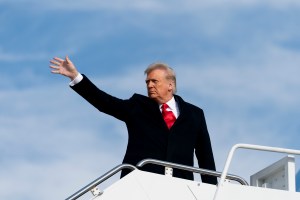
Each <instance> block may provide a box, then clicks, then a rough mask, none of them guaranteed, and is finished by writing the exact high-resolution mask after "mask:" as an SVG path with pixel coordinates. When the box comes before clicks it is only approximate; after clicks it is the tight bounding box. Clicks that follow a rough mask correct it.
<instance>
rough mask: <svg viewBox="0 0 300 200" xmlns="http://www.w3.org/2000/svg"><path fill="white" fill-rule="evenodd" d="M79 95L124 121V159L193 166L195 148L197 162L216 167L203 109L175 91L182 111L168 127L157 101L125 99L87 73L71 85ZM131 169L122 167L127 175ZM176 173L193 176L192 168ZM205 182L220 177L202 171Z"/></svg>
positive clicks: (137, 96) (137, 97)
mask: <svg viewBox="0 0 300 200" xmlns="http://www.w3.org/2000/svg"><path fill="white" fill-rule="evenodd" d="M72 89H74V90H75V91H76V92H77V93H78V94H79V95H81V96H82V97H83V98H85V99H86V100H87V101H88V102H89V103H91V104H92V105H93V106H94V107H96V108H97V109H98V110H99V111H101V112H103V113H106V114H108V115H111V116H114V117H115V118H117V119H119V120H121V121H124V122H125V123H126V126H127V130H128V144H127V149H126V153H125V156H124V159H123V163H128V164H132V165H136V164H137V163H138V162H139V161H141V160H143V159H146V158H152V159H158V160H163V161H168V162H174V163H178V164H183V165H188V166H193V165H194V152H195V154H196V157H197V160H198V166H199V167H200V168H204V169H210V170H215V162H214V157H213V152H212V147H211V142H210V137H209V133H208V130H207V126H206V122H205V117H204V113H203V110H202V109H200V108H199V107H196V106H194V105H192V104H190V103H187V102H185V101H184V100H183V99H182V98H181V97H180V96H178V95H175V96H174V97H175V101H176V102H177V104H178V108H179V111H180V115H179V116H178V118H177V119H176V121H175V123H174V125H173V126H172V127H171V129H170V130H169V129H168V127H167V126H166V124H165V122H164V120H163V118H162V115H161V112H160V110H159V106H158V104H157V103H156V102H155V101H154V100H152V99H150V98H148V97H146V96H143V95H140V94H134V95H133V96H132V97H131V98H129V99H126V100H123V99H119V98H116V97H113V96H111V95H109V94H107V93H105V92H103V91H102V90H100V89H99V88H97V87H96V86H95V85H94V84H93V83H92V82H91V81H90V80H89V79H88V78H87V77H86V76H84V75H83V80H82V81H81V82H79V83H78V84H76V85H75V86H72ZM142 170H145V171H150V172H155V173H159V174H163V173H164V168H163V167H159V166H155V165H151V164H150V165H145V167H144V168H142ZM127 173H128V171H126V170H123V172H122V175H121V176H124V175H126V174H127ZM173 176H175V177H179V178H185V179H190V180H192V179H193V174H192V173H191V172H187V171H182V170H176V169H175V170H174V171H173ZM201 179H202V181H203V182H206V183H212V184H216V183H217V179H216V178H215V177H211V176H205V175H202V176H201Z"/></svg>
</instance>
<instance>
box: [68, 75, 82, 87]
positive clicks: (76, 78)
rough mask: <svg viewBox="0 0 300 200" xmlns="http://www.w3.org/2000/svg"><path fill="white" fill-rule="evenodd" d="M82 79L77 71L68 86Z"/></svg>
mask: <svg viewBox="0 0 300 200" xmlns="http://www.w3.org/2000/svg"><path fill="white" fill-rule="evenodd" d="M82 79H83V76H82V74H80V73H78V74H77V76H76V77H75V78H74V79H73V80H72V81H71V82H70V83H69V85H70V86H74V85H76V84H77V83H79V82H80V81H81V80H82Z"/></svg>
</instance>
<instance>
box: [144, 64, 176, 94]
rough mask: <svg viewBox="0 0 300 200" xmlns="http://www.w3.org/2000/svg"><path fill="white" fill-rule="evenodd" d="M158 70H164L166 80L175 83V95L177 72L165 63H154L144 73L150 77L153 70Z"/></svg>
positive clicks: (174, 90)
mask: <svg viewBox="0 0 300 200" xmlns="http://www.w3.org/2000/svg"><path fill="white" fill-rule="evenodd" d="M156 69H161V70H164V71H165V72H166V73H167V76H166V79H167V80H171V81H173V83H174V87H173V94H175V93H176V92H177V88H176V74H175V71H174V70H173V69H172V68H171V67H169V65H167V64H165V63H160V62H157V63H152V64H151V65H149V66H148V67H147V69H146V70H145V72H144V73H145V74H146V75H148V74H149V73H150V72H152V71H153V70H156Z"/></svg>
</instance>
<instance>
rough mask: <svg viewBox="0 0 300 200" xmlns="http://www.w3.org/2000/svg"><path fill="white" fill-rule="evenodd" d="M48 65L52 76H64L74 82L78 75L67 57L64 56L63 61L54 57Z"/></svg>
mask: <svg viewBox="0 0 300 200" xmlns="http://www.w3.org/2000/svg"><path fill="white" fill-rule="evenodd" d="M50 63H51V65H50V68H52V69H53V70H51V72H52V73H53V74H61V75H64V76H66V77H69V78H70V79H71V81H72V80H74V79H75V78H76V76H77V75H78V71H77V69H76V67H75V65H74V64H73V63H72V61H71V60H70V59H69V57H68V56H66V58H65V60H63V59H61V58H58V57H54V58H53V59H52V60H50Z"/></svg>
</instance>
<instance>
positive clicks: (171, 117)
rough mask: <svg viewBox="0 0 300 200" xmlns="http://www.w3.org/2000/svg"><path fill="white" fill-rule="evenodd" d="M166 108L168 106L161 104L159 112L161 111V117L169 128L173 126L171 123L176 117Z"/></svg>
mask: <svg viewBox="0 0 300 200" xmlns="http://www.w3.org/2000/svg"><path fill="white" fill-rule="evenodd" d="M167 108H169V106H168V105H167V104H165V103H164V104H163V105H162V106H161V110H162V111H161V113H162V116H163V118H164V120H165V122H166V124H167V126H168V128H169V129H170V128H171V127H172V126H173V124H174V122H175V120H176V117H175V115H174V114H173V112H172V111H168V110H167Z"/></svg>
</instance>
